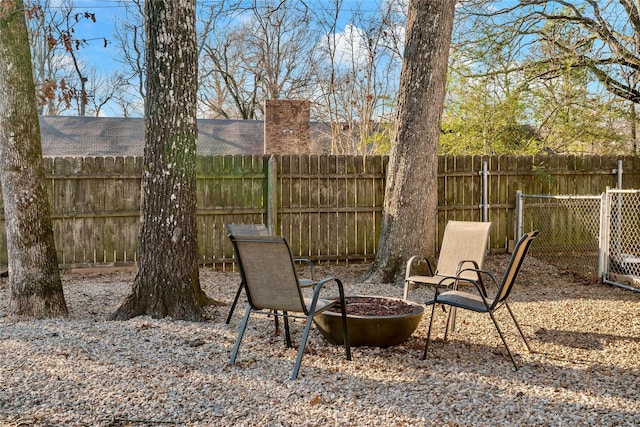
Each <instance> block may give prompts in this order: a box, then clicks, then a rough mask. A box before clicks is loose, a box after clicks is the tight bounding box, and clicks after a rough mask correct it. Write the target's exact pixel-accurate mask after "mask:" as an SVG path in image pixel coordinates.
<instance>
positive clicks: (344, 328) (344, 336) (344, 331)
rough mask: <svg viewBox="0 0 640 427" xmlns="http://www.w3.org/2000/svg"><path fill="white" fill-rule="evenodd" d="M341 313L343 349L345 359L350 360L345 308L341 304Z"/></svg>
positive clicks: (349, 341)
mask: <svg viewBox="0 0 640 427" xmlns="http://www.w3.org/2000/svg"><path fill="white" fill-rule="evenodd" d="M341 308H342V310H341V313H342V339H343V341H344V351H345V355H346V356H347V360H351V337H350V335H349V322H348V321H347V309H346V307H345V306H343V305H341Z"/></svg>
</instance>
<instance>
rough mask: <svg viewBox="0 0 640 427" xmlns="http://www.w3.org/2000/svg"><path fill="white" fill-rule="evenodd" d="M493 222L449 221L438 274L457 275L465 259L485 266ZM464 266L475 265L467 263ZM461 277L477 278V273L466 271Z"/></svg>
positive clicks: (437, 270)
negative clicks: (459, 266) (460, 264)
mask: <svg viewBox="0 0 640 427" xmlns="http://www.w3.org/2000/svg"><path fill="white" fill-rule="evenodd" d="M491 224H492V223H491V222H473V221H449V222H448V223H447V226H446V228H445V229H444V236H443V238H442V246H441V247H440V254H439V255H438V265H437V267H436V274H438V275H441V276H457V275H458V264H459V263H460V261H463V260H471V261H475V262H476V263H478V268H480V269H482V268H484V260H485V258H486V256H487V245H488V243H489V231H490V230H491ZM463 268H474V267H473V266H472V265H465V266H463ZM461 277H463V278H465V279H472V280H475V279H476V278H477V275H476V274H475V273H472V272H465V273H463V274H462V275H461Z"/></svg>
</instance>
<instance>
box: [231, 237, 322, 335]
mask: <svg viewBox="0 0 640 427" xmlns="http://www.w3.org/2000/svg"><path fill="white" fill-rule="evenodd" d="M227 231H229V236H233V235H236V236H270V235H271V233H269V229H268V228H267V226H266V225H264V224H227ZM236 257H237V255H236ZM295 261H296V262H301V263H305V264H306V265H307V267H309V277H310V278H309V279H300V286H302V287H303V288H304V287H309V286H315V285H316V283H317V282H316V281H315V280H314V279H313V277H314V270H315V265H314V264H313V262H311V260H308V259H306V258H296V259H295ZM242 289H244V284H243V283H242V281H241V282H240V285H239V286H238V290H237V291H236V296H235V298H234V299H233V302H232V303H231V308H230V309H229V314H227V320H225V323H226V324H227V325H228V324H229V323H230V322H231V316H233V312H234V311H235V309H236V306H237V305H238V300H239V299H240V294H241V293H242ZM275 324H276V330H278V317H276V318H275Z"/></svg>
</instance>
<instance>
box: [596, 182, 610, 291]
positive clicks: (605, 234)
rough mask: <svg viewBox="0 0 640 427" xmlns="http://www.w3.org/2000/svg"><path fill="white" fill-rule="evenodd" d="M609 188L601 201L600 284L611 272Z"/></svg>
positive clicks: (599, 237)
mask: <svg viewBox="0 0 640 427" xmlns="http://www.w3.org/2000/svg"><path fill="white" fill-rule="evenodd" d="M609 232H610V229H609V186H607V188H606V190H605V192H604V193H602V195H601V199H600V233H599V236H598V239H599V242H598V282H600V283H604V281H605V280H606V279H607V277H605V275H606V273H607V271H609Z"/></svg>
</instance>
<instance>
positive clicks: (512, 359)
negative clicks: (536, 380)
mask: <svg viewBox="0 0 640 427" xmlns="http://www.w3.org/2000/svg"><path fill="white" fill-rule="evenodd" d="M489 316H491V320H493V324H494V325H495V326H496V330H497V331H498V335H500V339H501V340H502V343H503V344H504V348H506V349H507V354H509V357H510V358H511V362H513V366H514V367H515V368H516V369H515V370H516V371H517V370H518V368H519V367H518V364H517V363H516V359H514V358H513V354H511V350H509V346H508V345H507V340H505V339H504V335H503V334H502V331H501V330H500V326H498V321H497V320H496V318H495V316H494V315H493V312H492V311H489Z"/></svg>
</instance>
